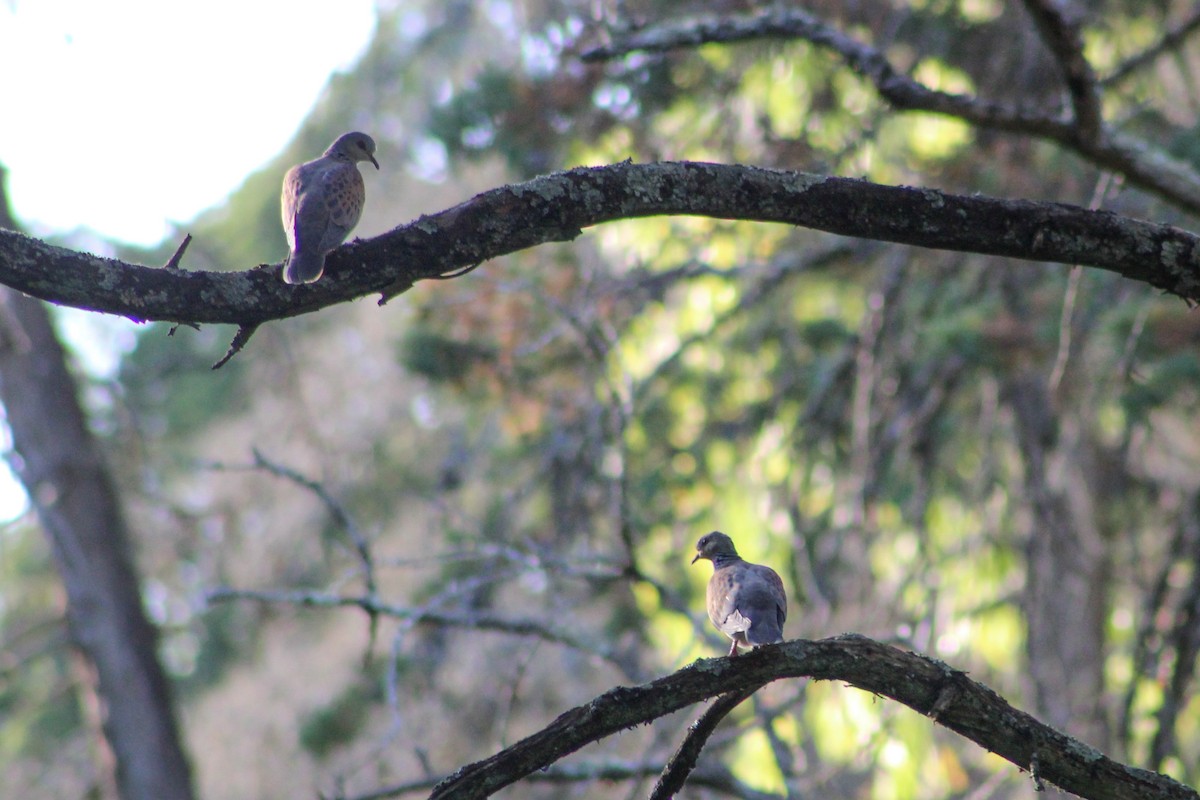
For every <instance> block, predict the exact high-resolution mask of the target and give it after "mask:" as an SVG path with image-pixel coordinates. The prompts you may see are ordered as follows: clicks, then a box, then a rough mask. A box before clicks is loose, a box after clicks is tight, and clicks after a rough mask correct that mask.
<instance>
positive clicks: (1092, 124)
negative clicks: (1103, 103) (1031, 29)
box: [1025, 0, 1104, 144]
mask: <svg viewBox="0 0 1200 800" xmlns="http://www.w3.org/2000/svg"><path fill="white" fill-rule="evenodd" d="M1025 10H1026V11H1027V12H1028V13H1029V16H1030V17H1032V18H1033V22H1034V25H1035V26H1036V27H1037V29H1038V33H1040V34H1041V36H1042V41H1043V42H1044V43H1045V44H1046V47H1048V48H1049V49H1050V53H1051V54H1052V55H1053V56H1054V60H1055V61H1057V62H1058V66H1059V69H1060V70H1062V74H1063V80H1064V81H1065V82H1066V85H1067V93H1068V94H1069V95H1070V96H1071V106H1072V108H1073V109H1074V111H1075V130H1076V133H1077V134H1078V135H1079V136H1080V137H1081V138H1082V139H1083V140H1084V141H1086V142H1088V143H1091V144H1095V143H1096V142H1097V141H1098V140H1099V137H1100V135H1101V133H1102V126H1103V122H1104V120H1103V117H1102V115H1101V109H1100V86H1099V83H1098V82H1097V80H1096V73H1095V72H1094V71H1093V70H1092V65H1091V64H1089V63H1088V60H1087V58H1086V57H1084V54H1083V32H1082V30H1081V27H1082V22H1083V20H1082V9H1080V8H1079V7H1078V6H1075V5H1073V4H1071V3H1064V2H1060V1H1058V0H1025Z"/></svg>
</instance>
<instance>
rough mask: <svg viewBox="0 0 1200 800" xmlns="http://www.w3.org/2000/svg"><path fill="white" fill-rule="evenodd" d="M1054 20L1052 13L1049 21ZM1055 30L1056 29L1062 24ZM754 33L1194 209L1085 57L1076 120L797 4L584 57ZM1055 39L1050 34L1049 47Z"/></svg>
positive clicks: (904, 104) (1077, 69)
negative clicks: (1041, 143) (1107, 108)
mask: <svg viewBox="0 0 1200 800" xmlns="http://www.w3.org/2000/svg"><path fill="white" fill-rule="evenodd" d="M1031 2H1032V0H1031ZM1054 22H1055V20H1051V23H1052V24H1053V23H1054ZM1056 30H1058V31H1062V30H1064V28H1062V27H1059V28H1057V29H1056ZM760 38H795V39H804V40H806V41H809V42H812V43H813V44H815V45H818V46H821V47H826V48H828V49H830V50H832V51H834V52H835V53H837V54H838V55H839V56H841V57H842V59H843V60H845V62H846V64H847V66H849V67H850V68H851V69H852V70H854V71H855V72H857V73H859V74H860V75H862V76H863V77H864V78H866V79H868V80H870V81H871V82H872V83H873V84H874V85H875V89H876V91H878V92H879V94H880V96H882V97H883V98H884V99H885V100H887V101H888V102H889V103H891V104H892V106H894V107H895V108H897V109H899V110H901V111H927V112H930V113H934V114H945V115H947V116H951V117H957V118H959V119H961V120H963V121H965V122H968V123H970V124H972V125H974V126H976V127H978V128H984V129H987V130H993V131H1003V132H1008V133H1016V134H1023V135H1027V136H1034V137H1038V138H1042V139H1048V140H1050V141H1054V142H1057V143H1058V144H1060V145H1062V146H1063V147H1065V148H1067V149H1070V150H1073V151H1074V152H1076V153H1078V154H1079V155H1081V156H1083V157H1084V158H1086V159H1088V160H1089V161H1091V162H1092V163H1093V164H1095V165H1096V166H1097V167H1100V168H1101V169H1106V170H1110V171H1112V172H1119V173H1121V174H1123V175H1125V176H1126V178H1128V179H1129V181H1130V182H1131V183H1133V184H1135V185H1137V186H1140V187H1141V188H1143V189H1145V190H1147V191H1150V192H1154V193H1155V194H1157V195H1159V196H1160V197H1163V198H1165V199H1167V200H1169V201H1171V202H1173V203H1177V204H1178V205H1180V206H1182V207H1183V208H1187V209H1189V210H1190V211H1192V212H1194V213H1200V174H1197V173H1196V171H1195V170H1194V169H1192V168H1191V167H1190V166H1189V165H1188V164H1185V163H1184V162H1182V161H1179V160H1176V159H1173V158H1170V157H1169V156H1168V155H1167V154H1166V153H1165V152H1163V151H1162V150H1161V149H1157V148H1154V147H1151V146H1150V145H1148V144H1147V143H1145V142H1142V141H1139V140H1137V139H1135V138H1133V137H1131V136H1128V135H1125V134H1123V133H1121V132H1120V131H1117V130H1114V129H1112V128H1111V127H1108V126H1105V125H1103V124H1101V121H1100V119H1099V112H1100V104H1099V99H1098V98H1097V97H1095V96H1094V95H1095V94H1096V92H1097V88H1098V87H1097V85H1096V83H1095V78H1094V76H1092V75H1091V70H1090V67H1087V66H1086V64H1084V65H1079V64H1077V63H1075V62H1074V61H1072V63H1071V64H1066V65H1065V66H1064V71H1065V73H1066V77H1067V80H1068V85H1069V86H1070V89H1071V91H1072V99H1073V101H1074V103H1075V109H1076V113H1077V114H1078V115H1079V120H1078V124H1077V123H1076V122H1075V121H1072V120H1066V119H1062V118H1060V114H1059V113H1058V111H1057V109H1055V110H1053V111H1046V112H1038V111H1034V110H1029V109H1024V108H1013V107H1011V106H1006V105H1004V104H1001V103H995V102H992V101H988V100H985V99H983V98H978V97H971V96H968V95H961V94H951V93H948V92H940V91H936V90H934V89H930V88H929V87H928V86H925V85H924V84H922V83H920V82H919V81H916V80H914V79H912V78H910V77H908V76H907V75H904V74H903V73H901V72H899V71H898V70H896V68H895V67H893V66H892V64H891V63H890V62H889V61H888V59H887V56H886V55H885V54H884V53H883V52H881V51H880V50H878V49H876V48H874V47H872V46H870V45H868V44H864V43H862V42H860V41H858V40H856V39H854V38H853V37H851V36H848V35H847V34H845V33H843V32H841V31H840V30H838V29H837V28H835V27H834V26H832V25H830V24H829V23H827V22H824V21H823V20H821V19H819V18H817V17H814V16H813V15H811V14H808V13H807V12H804V11H801V10H798V9H788V10H771V11H765V12H760V13H757V14H753V15H746V16H729V17H704V18H698V19H685V20H678V21H672V22H667V23H663V24H660V25H655V26H653V27H648V28H643V29H640V30H636V31H633V32H630V33H627V34H621V35H614V36H613V37H612V41H611V43H610V44H607V45H605V46H603V47H596V48H593V49H591V50H588V51H586V52H585V53H583V55H582V58H583V59H584V60H592V61H598V60H604V59H610V58H615V57H617V56H620V55H623V54H625V53H630V52H634V51H645V52H663V51H667V50H673V49H676V48H682V47H696V46H699V45H701V44H705V43H709V42H736V41H748V40H752V39H760ZM1059 38H1060V39H1062V40H1063V42H1064V43H1063V47H1062V48H1059V49H1056V54H1057V55H1059V57H1060V60H1061V59H1062V58H1064V57H1066V55H1065V50H1066V48H1069V46H1070V41H1069V40H1070V36H1069V34H1068V35H1066V36H1065V38H1063V37H1059ZM1056 46H1057V45H1056V43H1055V42H1054V41H1051V47H1056ZM1079 58H1082V55H1080V56H1079ZM1060 63H1061V61H1060Z"/></svg>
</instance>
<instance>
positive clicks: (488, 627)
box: [207, 587, 624, 670]
mask: <svg viewBox="0 0 1200 800" xmlns="http://www.w3.org/2000/svg"><path fill="white" fill-rule="evenodd" d="M207 599H208V602H210V603H221V602H228V601H230V600H253V601H255V602H258V603H286V604H290V605H296V606H308V607H313V608H344V607H354V608H361V609H362V610H363V611H366V612H367V613H368V614H373V615H378V616H384V617H392V618H394V619H399V620H404V621H406V622H410V623H412V624H422V623H424V624H428V625H441V626H444V627H448V628H471V629H474V630H481V631H495V632H497V633H508V634H512V635H514V636H532V637H534V638H536V639H541V640H542V641H546V642H553V643H555V644H560V645H563V646H565V647H570V648H573V649H575V650H579V651H580V652H583V653H588V654H589V655H594V656H597V657H599V658H601V659H603V660H605V661H607V662H609V663H610V664H612V665H614V666H616V667H617V668H618V669H622V670H623V669H624V668H623V667H622V665H621V663H620V659H618V658H617V656H616V654H615V653H613V651H612V650H610V649H609V648H608V647H607V646H605V645H598V644H595V643H592V642H589V641H586V640H584V639H582V638H581V637H579V636H576V635H575V634H573V633H571V632H570V631H567V630H564V629H562V628H559V627H558V626H556V625H554V624H552V623H547V622H541V621H539V620H535V619H528V618H513V617H502V616H499V615H497V614H492V613H488V612H483V611H472V612H462V613H452V612H448V611H437V610H435V609H430V608H406V607H404V606H397V605H393V604H391V603H384V602H382V601H380V600H377V599H376V598H374V597H368V596H350V595H340V594H328V593H325V592H304V591H300V592H287V591H255V590H252V589H231V588H228V587H221V588H217V589H212V590H210V591H209V592H208V595H207Z"/></svg>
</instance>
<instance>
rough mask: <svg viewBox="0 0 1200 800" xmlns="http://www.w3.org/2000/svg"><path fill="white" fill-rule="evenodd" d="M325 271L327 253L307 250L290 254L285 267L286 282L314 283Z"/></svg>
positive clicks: (284, 277) (284, 279)
mask: <svg viewBox="0 0 1200 800" xmlns="http://www.w3.org/2000/svg"><path fill="white" fill-rule="evenodd" d="M324 271H325V254H324V253H320V252H317V253H314V252H309V251H305V252H303V253H292V254H290V255H289V256H288V262H287V266H286V267H284V268H283V282H284V283H312V282H313V281H315V280H317V279H318V278H320V277H321V273H322V272H324Z"/></svg>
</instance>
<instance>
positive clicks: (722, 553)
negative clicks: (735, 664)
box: [692, 531, 787, 656]
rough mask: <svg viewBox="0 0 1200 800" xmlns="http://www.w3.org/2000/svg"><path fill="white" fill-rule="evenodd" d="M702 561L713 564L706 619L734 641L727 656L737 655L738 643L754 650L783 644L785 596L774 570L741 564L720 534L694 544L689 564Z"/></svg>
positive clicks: (747, 563)
mask: <svg viewBox="0 0 1200 800" xmlns="http://www.w3.org/2000/svg"><path fill="white" fill-rule="evenodd" d="M702 558H707V559H708V560H709V561H711V562H713V574H712V578H710V579H709V581H708V618H709V619H711V620H712V623H713V625H716V626H717V630H719V631H720V632H721V633H723V634H725V635H726V636H728V637H729V638H730V639H732V640H733V646H732V647H730V648H729V655H730V656H736V655H737V654H738V645H739V644H740V645H744V646H746V647H757V646H758V645H760V644H775V643H776V642H782V641H783V621H784V620H785V619H787V595H786V594H785V593H784V591H783V581H782V580H780V579H779V575H778V574H776V572H775V570H773V569H771V568H770V567H764V566H762V565H761V564H751V563H749V562H748V561H743V560H742V558H741V556H739V555H738V554H737V549H736V548H734V546H733V540H732V539H730V538H729V537H728V536H726V535H725V534H723V533H721V532H720V531H713V532H712V533H709V534H705V535H704V536H701V537H700V541H698V542H696V557H695V558H693V559H692V563H693V564H695V563H696V562H697V561H699V560H700V559H702Z"/></svg>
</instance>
